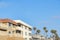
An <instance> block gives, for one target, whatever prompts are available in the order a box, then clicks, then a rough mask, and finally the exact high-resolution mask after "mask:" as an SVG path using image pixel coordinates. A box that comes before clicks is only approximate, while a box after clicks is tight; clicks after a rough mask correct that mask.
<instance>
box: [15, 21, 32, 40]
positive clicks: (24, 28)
mask: <svg viewBox="0 0 60 40" xmlns="http://www.w3.org/2000/svg"><path fill="white" fill-rule="evenodd" d="M14 21H15V22H16V23H17V24H18V25H19V26H18V28H17V29H18V30H21V34H22V35H23V38H24V39H25V40H31V37H32V36H31V31H32V26H30V25H28V24H27V23H25V22H23V21H21V20H14Z"/></svg>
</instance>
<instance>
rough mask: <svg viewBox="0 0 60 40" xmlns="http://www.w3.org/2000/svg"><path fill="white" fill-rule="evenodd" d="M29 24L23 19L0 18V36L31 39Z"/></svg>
mask: <svg viewBox="0 0 60 40" xmlns="http://www.w3.org/2000/svg"><path fill="white" fill-rule="evenodd" d="M31 30H32V28H31V26H30V25H28V24H26V23H24V22H23V21H20V20H19V21H18V20H10V19H0V36H10V37H20V38H23V39H24V40H31Z"/></svg>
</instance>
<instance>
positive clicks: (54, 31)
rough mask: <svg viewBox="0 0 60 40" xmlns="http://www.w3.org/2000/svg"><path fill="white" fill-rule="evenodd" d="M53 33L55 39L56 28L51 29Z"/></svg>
mask: <svg viewBox="0 0 60 40" xmlns="http://www.w3.org/2000/svg"><path fill="white" fill-rule="evenodd" d="M51 33H52V35H53V37H54V39H53V40H55V34H56V30H54V29H52V30H51Z"/></svg>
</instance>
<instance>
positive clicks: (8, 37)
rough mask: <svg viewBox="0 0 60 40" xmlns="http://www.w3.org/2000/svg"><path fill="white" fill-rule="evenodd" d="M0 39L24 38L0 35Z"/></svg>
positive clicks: (15, 39)
mask: <svg viewBox="0 0 60 40" xmlns="http://www.w3.org/2000/svg"><path fill="white" fill-rule="evenodd" d="M0 40H24V39H23V38H22V37H10V36H1V35H0Z"/></svg>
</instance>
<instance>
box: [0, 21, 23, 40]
mask: <svg viewBox="0 0 60 40" xmlns="http://www.w3.org/2000/svg"><path fill="white" fill-rule="evenodd" d="M16 27H17V26H13V24H11V26H9V23H1V22H0V29H3V30H4V29H6V30H7V31H3V30H0V40H20V39H21V40H24V38H23V36H22V35H20V34H18V33H16ZM9 31H10V32H11V33H9ZM13 31H14V33H13Z"/></svg>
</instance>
